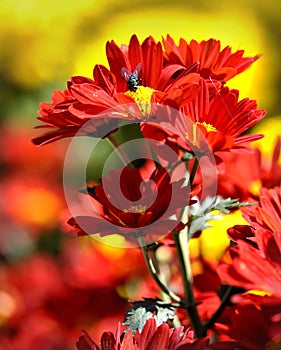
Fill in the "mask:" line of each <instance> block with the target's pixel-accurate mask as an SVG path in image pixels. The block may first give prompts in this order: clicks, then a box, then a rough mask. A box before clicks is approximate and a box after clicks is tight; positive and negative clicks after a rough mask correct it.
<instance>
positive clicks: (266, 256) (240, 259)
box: [218, 227, 281, 303]
mask: <svg viewBox="0 0 281 350" xmlns="http://www.w3.org/2000/svg"><path fill="white" fill-rule="evenodd" d="M240 230H241V227H240ZM245 235H247V237H248V232H246V233H245ZM236 237H237V236H236ZM241 238H242V235H241ZM247 240H249V242H247ZM252 240H254V242H255V244H256V245H257V247H255V246H253V243H252ZM229 253H230V258H231V260H230V262H229V263H228V262H222V263H221V265H220V266H219V268H218V271H219V275H220V277H221V279H222V280H223V281H224V282H226V283H227V284H229V285H233V286H237V287H241V288H244V289H246V290H259V291H262V292H265V293H270V295H271V297H272V298H274V299H276V298H277V299H279V303H280V301H281V234H280V233H277V232H275V233H271V232H269V231H267V230H262V229H258V230H256V231H255V237H251V238H247V239H246V241H244V240H242V239H238V240H237V245H236V246H235V247H231V248H230V250H229Z"/></svg>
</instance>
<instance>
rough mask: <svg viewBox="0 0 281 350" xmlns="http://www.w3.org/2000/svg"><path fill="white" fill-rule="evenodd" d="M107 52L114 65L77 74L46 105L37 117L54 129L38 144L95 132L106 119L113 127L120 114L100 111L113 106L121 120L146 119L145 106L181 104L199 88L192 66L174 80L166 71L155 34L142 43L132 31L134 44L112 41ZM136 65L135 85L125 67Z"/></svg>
mask: <svg viewBox="0 0 281 350" xmlns="http://www.w3.org/2000/svg"><path fill="white" fill-rule="evenodd" d="M106 53H107V58H108V62H109V66H110V69H108V68H106V67H105V66H102V65H96V66H95V67H94V70H93V79H90V78H87V77H82V76H75V77H72V78H71V79H70V81H69V82H68V85H67V90H66V91H64V92H62V91H56V92H55V93H54V96H53V98H52V103H51V104H48V103H42V104H41V106H40V110H39V115H40V116H39V118H38V119H39V120H40V121H41V122H43V123H44V125H42V126H40V127H48V128H49V127H51V128H53V129H55V130H52V131H50V132H48V133H46V134H45V135H42V136H39V137H37V138H35V139H34V140H33V142H34V143H35V144H36V145H42V144H45V143H48V142H52V141H55V140H57V139H59V138H64V137H71V136H74V135H76V134H77V132H78V131H80V132H81V133H82V134H90V135H95V134H96V133H98V132H99V128H100V127H102V125H103V124H104V123H109V122H110V123H113V125H112V128H113V129H114V126H115V128H116V127H117V126H118V122H117V121H116V120H113V121H112V118H113V119H114V118H116V116H115V117H113V115H112V114H110V113H109V114H108V115H107V114H106V113H105V114H103V115H102V116H100V115H99V114H100V113H103V112H105V111H107V110H109V109H111V108H114V109H117V110H119V112H120V113H119V115H118V118H120V119H122V118H125V119H126V120H128V119H130V117H133V119H134V120H135V119H143V118H147V110H146V108H144V106H145V105H146V104H150V103H171V104H172V105H173V106H180V105H181V104H182V103H183V102H186V101H188V100H190V99H191V98H192V97H193V95H194V94H195V93H196V91H197V89H198V81H199V74H197V73H194V72H193V70H192V69H191V70H190V69H188V70H187V71H186V74H185V75H184V76H180V77H176V78H173V79H172V81H171V77H172V75H173V73H174V72H173V71H170V70H168V71H167V70H164V66H163V49H162V45H161V43H160V42H158V43H156V41H155V40H154V39H153V38H152V37H148V38H147V39H145V40H144V42H143V43H142V44H140V43H139V41H138V39H137V37H136V35H133V36H132V38H131V40H130V43H129V45H128V46H126V45H121V47H118V46H117V45H116V43H115V42H114V41H111V42H108V43H107V45H106ZM136 67H139V71H138V74H139V77H138V82H140V81H141V84H140V83H138V84H137V85H136V86H135V88H134V89H130V87H129V85H128V79H127V77H126V76H125V74H124V71H126V72H128V73H127V74H128V75H130V73H132V72H134V70H135V69H136ZM139 85H140V86H139ZM126 104H135V106H134V107H133V111H132V110H131V109H130V110H128V109H126V107H125V106H124V105H126ZM122 105H123V107H122ZM131 108H132V106H131ZM148 112H149V111H148ZM91 119H93V121H94V123H93V125H92V124H91V127H90V129H83V130H82V131H81V130H80V128H81V127H82V126H84V125H85V123H86V122H88V121H89V120H91Z"/></svg>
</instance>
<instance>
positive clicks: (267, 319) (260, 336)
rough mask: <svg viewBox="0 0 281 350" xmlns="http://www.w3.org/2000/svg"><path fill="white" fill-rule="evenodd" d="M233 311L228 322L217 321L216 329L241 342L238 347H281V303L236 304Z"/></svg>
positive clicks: (258, 349) (262, 349)
mask: <svg viewBox="0 0 281 350" xmlns="http://www.w3.org/2000/svg"><path fill="white" fill-rule="evenodd" d="M229 311H230V310H229ZM231 311H232V312H230V313H229V315H228V319H227V323H226V324H221V323H217V324H216V330H217V331H218V332H219V333H220V334H226V335H228V336H230V337H231V338H232V339H235V341H236V342H237V343H238V344H239V347H238V349H240V347H241V349H244V350H275V349H276V350H278V349H280V346H281V322H280V305H278V306H277V307H276V306H275V307H273V306H266V305H259V306H255V305H253V304H247V305H235V306H234V307H233V308H232V309H231ZM278 313H279V315H278ZM223 349H224V348H222V350H223Z"/></svg>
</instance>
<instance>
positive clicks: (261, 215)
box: [243, 186, 281, 232]
mask: <svg viewBox="0 0 281 350" xmlns="http://www.w3.org/2000/svg"><path fill="white" fill-rule="evenodd" d="M243 214H244V217H245V219H246V220H247V221H248V222H249V223H250V224H251V225H252V226H253V227H254V228H262V229H266V230H269V231H271V232H281V186H278V187H274V188H261V190H260V195H259V205H258V206H253V207H248V208H244V209H243Z"/></svg>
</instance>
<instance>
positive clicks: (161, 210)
mask: <svg viewBox="0 0 281 350" xmlns="http://www.w3.org/2000/svg"><path fill="white" fill-rule="evenodd" d="M109 175H110V176H109V177H108V178H105V177H104V178H103V180H102V185H98V186H95V187H93V188H89V189H88V191H89V195H90V196H91V197H92V198H93V199H94V200H95V201H96V204H97V206H96V207H97V208H98V216H97V217H90V216H80V217H76V218H72V219H70V221H69V224H70V225H72V226H74V227H76V228H77V229H78V230H79V232H80V234H85V233H87V234H92V233H100V235H101V236H104V235H109V234H113V233H118V234H120V235H122V236H125V237H126V238H128V239H130V238H132V237H142V236H146V235H148V234H149V233H150V234H151V233H153V235H154V236H156V237H157V235H158V238H160V237H159V235H165V234H167V233H169V232H170V231H172V230H178V229H182V228H183V227H184V226H183V224H182V223H181V222H180V221H179V220H176V219H171V218H170V217H171V216H172V215H174V214H176V210H177V209H178V208H181V207H182V206H185V205H187V203H188V200H189V190H188V187H186V186H183V182H184V179H183V178H182V179H179V180H177V181H173V179H171V177H170V175H169V173H168V172H167V171H166V170H165V169H164V168H160V169H156V170H154V171H153V172H152V173H151V174H150V176H149V178H148V179H145V178H144V177H143V176H142V174H141V171H140V170H139V169H137V168H134V169H132V170H129V169H128V168H122V169H119V170H116V171H111V172H110V174H109ZM119 183H120V187H118V185H117V184H119ZM81 229H82V230H81Z"/></svg>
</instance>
